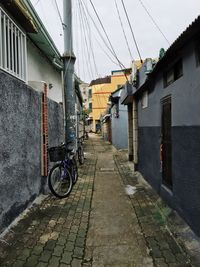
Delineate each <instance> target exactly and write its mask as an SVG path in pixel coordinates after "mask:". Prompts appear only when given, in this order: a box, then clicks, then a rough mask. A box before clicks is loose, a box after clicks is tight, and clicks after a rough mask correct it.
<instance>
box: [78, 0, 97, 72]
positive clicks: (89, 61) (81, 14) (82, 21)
mask: <svg viewBox="0 0 200 267" xmlns="http://www.w3.org/2000/svg"><path fill="white" fill-rule="evenodd" d="M79 8H80V16H81V17H80V18H81V25H82V28H83V34H84V40H85V45H86V51H87V55H88V63H89V66H90V70H91V74H92V77H94V73H93V68H92V64H91V57H90V52H89V45H88V42H87V40H88V39H89V36H88V38H87V37H86V29H85V26H86V25H85V23H84V19H83V12H82V8H81V2H80V0H79Z"/></svg>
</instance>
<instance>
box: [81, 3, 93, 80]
mask: <svg viewBox="0 0 200 267" xmlns="http://www.w3.org/2000/svg"><path fill="white" fill-rule="evenodd" d="M78 10H79V13H80V14H79V17H80V28H81V31H80V32H81V40H82V41H81V43H82V44H83V47H82V49H83V53H82V59H83V65H84V62H85V65H86V68H87V72H88V75H89V77H90V79H91V80H92V79H93V74H92V72H91V69H90V68H89V67H90V65H89V64H87V57H86V56H85V57H84V55H86V54H87V55H88V53H87V47H86V46H87V45H86V43H87V41H86V38H85V35H84V29H83V22H82V16H81V15H82V13H81V8H80V6H79V1H78Z"/></svg>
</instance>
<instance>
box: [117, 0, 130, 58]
mask: <svg viewBox="0 0 200 267" xmlns="http://www.w3.org/2000/svg"><path fill="white" fill-rule="evenodd" d="M115 6H116V9H117V14H118V17H119V21H120V24H121V28H122V31H123V34H124V38H125V41H126V45H127V48H128V51H129V55H130V57H131V60H132V59H133V56H132V53H131V49H130V46H129V43H128V39H127V36H126V33H125V30H124V26H123V23H122V19H121V16H120V12H119V8H118V5H117V1H116V0H115Z"/></svg>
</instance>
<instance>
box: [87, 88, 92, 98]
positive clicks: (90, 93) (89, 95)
mask: <svg viewBox="0 0 200 267" xmlns="http://www.w3.org/2000/svg"><path fill="white" fill-rule="evenodd" d="M88 97H89V98H91V97H92V89H89V91H88Z"/></svg>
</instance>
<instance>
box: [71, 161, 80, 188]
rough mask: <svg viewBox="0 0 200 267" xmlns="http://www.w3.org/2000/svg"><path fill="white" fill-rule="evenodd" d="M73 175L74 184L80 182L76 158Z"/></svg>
mask: <svg viewBox="0 0 200 267" xmlns="http://www.w3.org/2000/svg"><path fill="white" fill-rule="evenodd" d="M71 175H72V181H73V184H75V183H76V182H77V180H78V167H77V163H76V159H75V157H73V159H72V170H71Z"/></svg>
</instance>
